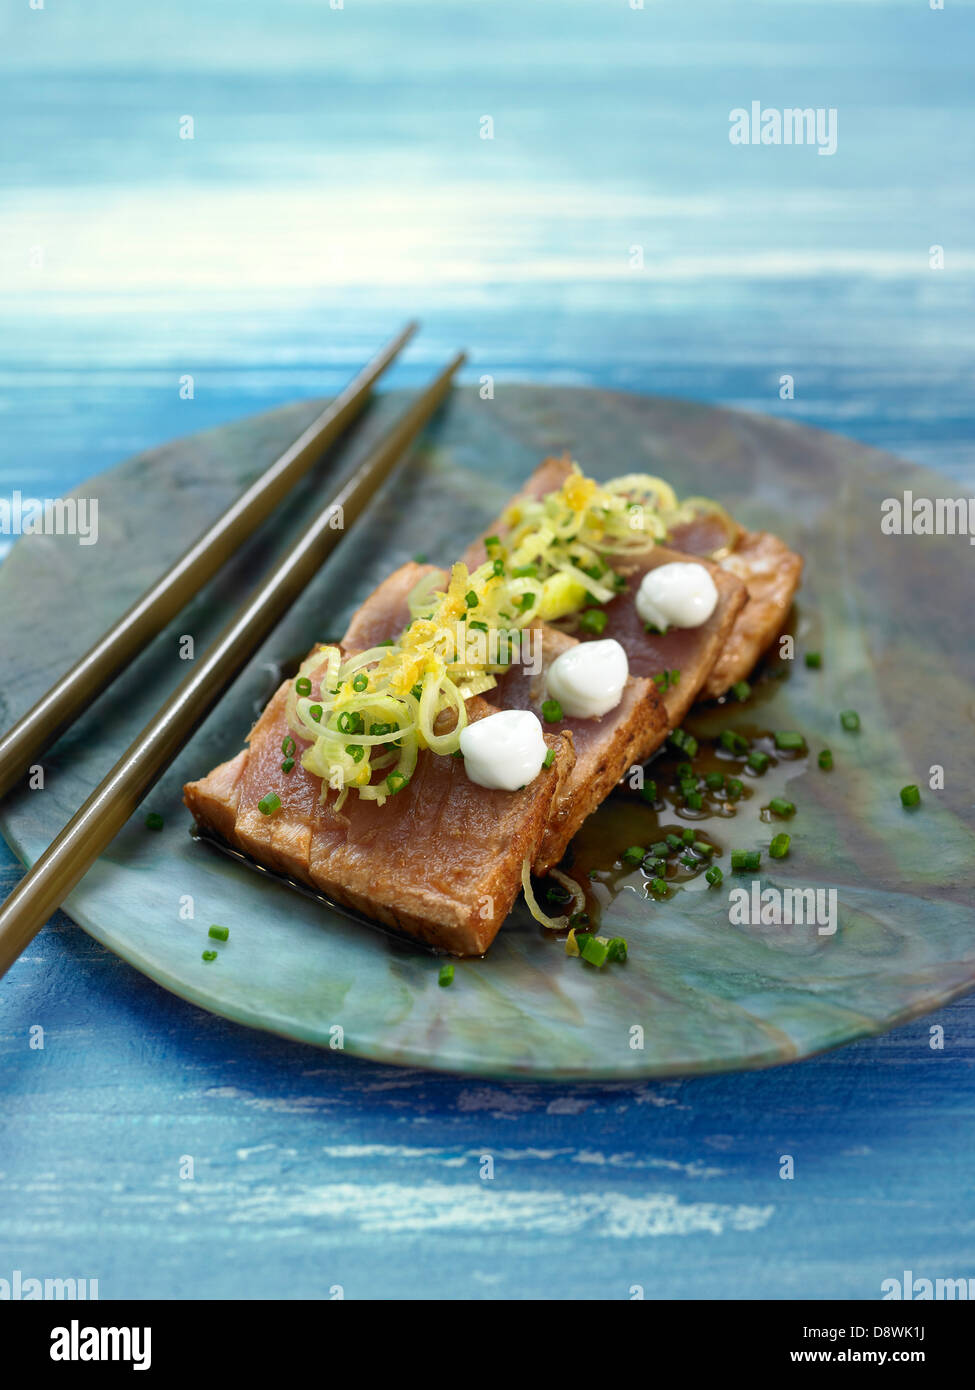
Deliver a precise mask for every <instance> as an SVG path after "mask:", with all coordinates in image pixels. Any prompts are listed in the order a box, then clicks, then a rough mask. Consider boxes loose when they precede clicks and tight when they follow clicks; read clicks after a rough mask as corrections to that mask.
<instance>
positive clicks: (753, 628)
mask: <svg viewBox="0 0 975 1390" xmlns="http://www.w3.org/2000/svg"><path fill="white" fill-rule="evenodd" d="M571 467H572V463H571V459H570V457H569V455H568V454H564V455H563V456H562V457H561V458H548V459H545V460H544V461H543V462H542V463H541V464H540V465H539V466H538V468H536V469H535V472H534V473H533V474H532V475H531V477H530V478H528V480H527V481H526V483H525V485H524V487H523V488H522V489H521V490H520V491H519V492H518V493H517V494H516V495H515V497H513V498H512V499H511V502H510V503H508V506H510V505H511V504H512V503H514V502H517V501H518V499H519V498H522V497H524V498H539V497H544V496H545V494H546V493H548V492H553V491H554V490H555V489H556V488H558V487H561V486H562V484H563V482H564V481H565V479H566V477H567V476H568V474H569V472H570V471H571ZM505 510H506V511H507V507H506V508H505ZM506 529H507V528H506V527H505V525H504V523H503V521H502V520H501V518H500V517H499V518H498V520H497V521H496V522H495V523H494V524H493V525H492V526H489V527H488V528H487V529H486V530H485V532H484V533H483V534H484V535H485V536H492V535H494V536H503V535H504V533H505V531H506ZM735 531H736V544H735V548H734V550H733V551H732V552H731V554H729V555H726V556H724V557H723V558H722V559H720V560H719V561H718V562H717V564H718V565H719V567H720V569H721V570H722V571H724V573H726V574H729V575H731V576H732V577H733V578H736V579H738V580H739V581H740V582H741V583H742V584H743V585H744V587H745V591H746V593H745V596H744V600H743V602H741V603H739V604H738V605H737V609H736V612H735V614H734V618H733V622H732V623H731V624H730V626H729V627H728V629H727V630H726V632H725V636H724V638H723V643H722V646H721V649H720V651H716V652H715V654H714V657H713V660H712V668H711V669H710V670H709V672H708V673H707V676H706V679H704V680H702V681H697V685H696V689H694V691H693V694H692V695H691V697H690V698H689V699H688V698H686V692H687V690H688V689H690V688H691V687H692V685H693V684H694V680H688V679H687V678H686V676H685V673H684V671H683V670H682V674H681V687H682V689H680V690H678V691H676V692H668V693H667V696H665V700H666V703H667V704H668V706H669V708H671V709H672V710H673V711H674V712H675V715H674V718H675V722H676V723H680V721H681V720H682V719H683V717H684V715H685V714H686V713H687V710H688V709H689V708H690V705H691V704H692V703H693V700H694V699H697V698H701V699H716V698H717V697H718V696H719V695H723V694H724V693H725V691H726V690H727V689H728V688H729V686H732V685H734V683H735V681H738V680H742V679H743V678H744V677H745V676H747V675H748V674H749V672H750V671H751V670H752V669H753V667H754V666H755V663H756V662H757V661H758V658H759V657H760V656H761V655H762V653H763V652H764V651H765V650H766V648H767V647H768V646H769V644H770V643H771V642H773V641H774V640H775V638H776V637H777V635H778V634H779V633H780V632H781V631H782V628H783V626H784V624H785V620H786V617H787V615H788V612H789V608H790V607H791V605H792V600H793V598H794V596H795V592H796V590H797V589H798V587H799V578H800V575H801V573H802V558H801V556H799V555H797V554H796V553H795V552H794V551H792V550H790V549H789V547H788V546H787V545H786V544H785V542H784V541H782V540H780V539H779V538H778V536H773V535H771V534H770V533H769V532H767V531H745V530H743V529H742V528H741V527H740V526H736V527H735ZM728 539H729V537H728V534H727V531H726V530H725V528H724V526H723V525H721V524H720V523H718V522H715V521H714V520H713V519H712V518H711V517H709V516H703V517H701V518H699V519H697V520H695V521H692V522H687V523H686V524H684V525H683V526H680V527H676V528H675V529H674V531H673V532H672V534H671V535H670V536H669V537H668V540H669V541H670V544H671V546H672V547H673V550H674V552H677V553H671V554H670V555H669V556H668V557H667V558H668V559H670V560H688V559H699V558H701V557H704V556H707V555H708V554H710V553H711V552H712V551H713V550H714V549H716V548H717V547H718V546H721V545H724V544H726V543H727V542H728ZM484 557H485V550H484V544H483V538H481V539H479V540H477V541H475V542H474V544H473V545H472V546H471V547H470V548H469V550H468V552H467V556H466V558H467V561H468V563H469V564H480V563H481V562H482V561H483V559H484ZM657 563H658V564H660V563H663V562H662V560H659V559H658V561H657ZM645 568H646V567H644V569H643V571H641V574H640V577H642V573H643V572H645ZM713 573H714V571H713V570H712V574H713ZM715 582H716V583H717V582H718V580H717V576H715ZM638 584H639V577H638V578H637V585H638ZM718 588H719V593H720V594H721V597H722V600H724V598H725V597H726V596H728V597H729V598H730V591H729V590H728V588H727V586H722V585H721V584H719V585H718ZM722 609H723V604H722V603H719V612H721V611H722ZM726 611H727V608H726V606H724V613H725V614H726ZM716 616H717V615H716ZM634 618H635V615H634ZM712 621H714V620H712ZM698 631H700V629H698ZM609 635H616V636H618V634H609V633H608V632H607V633H605V634H604V636H609ZM672 635H673V634H669V636H672ZM618 640H622V639H621V638H618ZM623 645H624V646H626V643H625V642H624V643H623ZM627 655H629V649H627ZM630 669H631V671H633V670H634V669H635V668H634V666H633V661H632V658H631V663H630ZM658 669H663V668H662V667H661V668H658ZM669 669H681V668H680V665H679V663H677V662H675V663H674V664H673V667H672V668H669ZM637 674H647V673H645V672H643V671H638V672H637ZM698 675H700V669H699V663H697V662H695V664H694V678H695V679H696V677H697V676H698Z"/></svg>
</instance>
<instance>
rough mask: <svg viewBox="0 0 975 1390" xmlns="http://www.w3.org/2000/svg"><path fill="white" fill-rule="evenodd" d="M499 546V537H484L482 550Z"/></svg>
mask: <svg viewBox="0 0 975 1390" xmlns="http://www.w3.org/2000/svg"><path fill="white" fill-rule="evenodd" d="M500 544H501V540H500V537H498V536H485V537H484V549H485V550H489V549H490V547H491V546H492V545H500Z"/></svg>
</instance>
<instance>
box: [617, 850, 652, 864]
mask: <svg viewBox="0 0 975 1390" xmlns="http://www.w3.org/2000/svg"><path fill="white" fill-rule="evenodd" d="M645 855H646V850H645V849H644V847H643V846H642V845H630V847H629V849H625V850H624V851H623V853H622V854H621V855H620V858H621V859H622V861H623V863H624V864H634V865H636V864H641V863H642V862H643V859H644V857H645Z"/></svg>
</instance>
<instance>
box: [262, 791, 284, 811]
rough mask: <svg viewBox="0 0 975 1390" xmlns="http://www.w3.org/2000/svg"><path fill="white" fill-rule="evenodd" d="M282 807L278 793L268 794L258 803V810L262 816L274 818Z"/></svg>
mask: <svg viewBox="0 0 975 1390" xmlns="http://www.w3.org/2000/svg"><path fill="white" fill-rule="evenodd" d="M280 806H281V798H280V797H279V796H278V794H277V792H268V794H267V796H262V797H261V799H260V801H259V802H258V803H257V809H258V810H259V811H260V813H261V815H262V816H273V815H274V813H275V811H277V810H278V809H279V808H280Z"/></svg>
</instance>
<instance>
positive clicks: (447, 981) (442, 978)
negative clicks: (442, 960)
mask: <svg viewBox="0 0 975 1390" xmlns="http://www.w3.org/2000/svg"><path fill="white" fill-rule="evenodd" d="M453 983H454V966H453V962H452V961H448V962H447V964H446V965H442V966H441V967H440V974H439V975H438V976H437V984H438V985H439V986H440V988H441V989H446V988H447V986H448V985H452V984H453Z"/></svg>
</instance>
